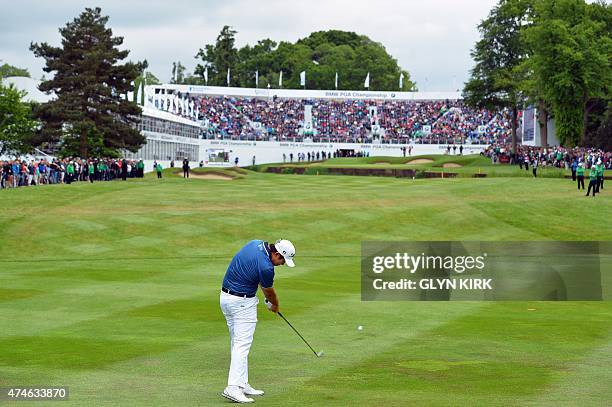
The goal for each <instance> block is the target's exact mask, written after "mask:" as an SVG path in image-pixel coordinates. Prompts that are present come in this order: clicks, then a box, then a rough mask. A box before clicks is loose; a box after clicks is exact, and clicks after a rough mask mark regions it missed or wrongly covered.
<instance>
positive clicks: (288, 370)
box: [0, 173, 612, 406]
mask: <svg viewBox="0 0 612 407" xmlns="http://www.w3.org/2000/svg"><path fill="white" fill-rule="evenodd" d="M610 196H611V195H610V193H609V192H607V190H606V191H604V192H603V193H602V194H600V195H598V196H597V197H596V198H590V197H589V198H586V197H584V196H583V194H582V193H578V192H577V191H576V190H575V185H574V184H573V183H572V182H571V181H567V180H563V179H529V178H486V179H467V178H464V179H450V180H411V179H392V178H374V177H348V176H299V175H274V174H264V173H248V174H247V175H245V176H244V178H241V179H236V180H232V181H206V180H197V179H191V180H183V179H181V178H177V177H167V178H164V179H162V180H161V181H157V180H156V179H155V178H152V177H146V178H145V179H144V180H130V181H128V182H111V183H94V184H93V185H92V184H86V183H80V184H74V185H70V186H68V185H61V186H45V187H40V188H22V189H18V190H9V191H0V205H1V206H2V208H3V209H2V211H0V230H2V231H3V237H4V239H3V245H0V386H8V385H25V384H32V385H40V384H51V383H52V384H56V385H67V386H70V400H69V401H67V402H64V403H65V405H67V406H69V405H74V406H83V405H108V406H117V405H122V406H152V405H160V406H167V405H181V406H190V405H193V406H201V405H220V406H223V405H227V403H226V402H225V400H224V399H222V398H221V397H220V396H219V395H218V393H219V392H221V391H222V389H223V387H224V385H225V382H226V377H227V368H228V363H229V336H228V334H227V327H226V325H225V321H224V319H223V316H222V314H221V311H220V309H219V304H218V302H219V298H218V295H219V289H220V285H221V281H222V277H223V274H224V272H225V269H226V267H227V264H228V263H229V260H230V259H231V257H232V256H233V254H234V253H235V252H236V251H237V250H238V249H240V247H241V246H242V245H243V244H244V243H246V241H248V240H250V239H254V238H263V239H268V240H274V239H276V238H279V237H284V238H288V239H291V240H292V241H293V242H294V243H295V246H296V249H297V255H296V259H295V261H296V265H297V267H296V268H295V269H287V268H284V267H282V268H279V269H277V277H276V280H275V286H276V287H277V290H278V293H279V296H280V301H281V308H282V310H283V312H284V314H285V315H286V316H287V318H288V319H289V321H291V323H292V324H294V325H295V326H296V328H298V330H299V331H300V332H301V333H302V334H303V335H304V336H305V337H306V338H307V340H308V341H309V342H311V343H312V345H313V346H314V348H315V349H316V350H317V351H318V350H323V351H324V352H325V356H324V357H322V358H319V359H317V358H315V357H314V356H313V355H312V353H311V352H310V350H309V349H308V348H307V347H306V346H305V345H304V343H303V342H301V340H300V339H299V338H298V337H297V335H295V333H293V331H291V329H290V328H289V327H288V326H287V325H286V324H285V323H284V322H283V321H282V320H281V319H280V318H278V317H277V316H275V315H273V314H271V313H268V312H265V310H264V309H263V307H260V311H259V319H260V322H259V324H258V327H257V331H256V334H255V343H254V346H253V348H252V351H251V357H250V360H249V363H250V377H251V382H252V384H253V385H254V386H255V387H262V388H264V390H266V395H265V396H264V397H262V398H258V399H257V405H262V406H286V405H338V406H341V405H342V406H344V405H366V406H380V405H398V406H400V405H401V406H404V405H440V406H443V405H444V406H446V405H482V406H491V405H503V406H506V405H525V404H532V405H539V404H546V403H548V405H563V404H565V405H576V404H577V403H578V402H579V403H578V404H580V405H589V403H590V405H597V403H598V402H602V403H601V404H600V405H606V404H610V403H612V395H611V394H610V392H609V390H608V387H607V386H603V385H602V384H601V383H597V382H594V380H593V379H594V378H597V377H600V378H601V379H602V382H603V380H604V379H606V378H608V377H609V374H608V373H607V371H605V369H606V366H607V364H606V363H604V361H609V356H607V355H608V354H609V349H610V343H611V339H612V337H611V332H610V321H612V304H610V303H608V302H592V303H581V302H571V303H570V302H568V303H549V302H547V303H533V302H531V303H526V302H512V303H477V302H453V303H421V302H393V303H391V302H361V301H360V292H359V290H360V261H361V258H360V245H361V241H362V240H495V241H498V240H501V241H504V240H612V239H611V238H612V209H611V208H612V205H611V204H612V199H611V198H610ZM604 269H605V267H604ZM528 308H535V309H536V311H527V309H528ZM358 325H363V326H364V329H363V331H358V330H357V329H356V328H357V326H358ZM608 364H609V363H608ZM573 383H576V386H572V384H573ZM24 405H27V403H26V404H24Z"/></svg>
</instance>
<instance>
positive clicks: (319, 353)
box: [317, 351, 325, 358]
mask: <svg viewBox="0 0 612 407" xmlns="http://www.w3.org/2000/svg"><path fill="white" fill-rule="evenodd" d="M323 355H325V353H324V352H323V351H319V352H317V357H318V358H320V357H321V356H323Z"/></svg>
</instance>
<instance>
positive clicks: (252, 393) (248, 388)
mask: <svg viewBox="0 0 612 407" xmlns="http://www.w3.org/2000/svg"><path fill="white" fill-rule="evenodd" d="M242 392H243V393H244V394H245V395H246V396H263V394H264V391H263V390H255V389H254V388H252V387H251V385H250V384H248V383H247V384H246V385H245V386H244V387H242Z"/></svg>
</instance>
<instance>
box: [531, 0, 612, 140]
mask: <svg viewBox="0 0 612 407" xmlns="http://www.w3.org/2000/svg"><path fill="white" fill-rule="evenodd" d="M611 30H612V8H611V6H610V5H606V4H604V3H595V4H592V5H589V4H586V3H585V2H584V0H539V1H538V2H537V3H536V6H535V12H534V21H533V25H531V26H530V27H528V28H527V29H526V30H525V31H526V34H525V37H526V39H527V42H528V43H529V45H530V48H531V49H532V50H533V52H532V54H531V55H530V60H529V65H530V68H531V69H532V70H533V72H534V73H535V74H536V75H537V76H538V78H540V86H541V87H542V93H543V95H544V97H545V99H546V101H547V102H548V103H549V104H550V105H551V107H552V113H553V116H554V118H555V125H556V130H557V136H558V137H559V141H560V142H561V143H562V144H563V145H568V146H572V145H576V144H578V143H580V141H581V140H584V137H585V135H586V130H587V126H588V123H589V115H590V114H591V113H592V112H593V111H594V109H596V108H597V106H601V103H602V99H605V100H610V86H611V83H612V65H611V58H610V56H611V55H612V37H611V35H610V33H611ZM605 104H606V103H604V105H603V106H604V107H605ZM602 110H603V109H602Z"/></svg>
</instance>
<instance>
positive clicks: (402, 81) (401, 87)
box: [399, 72, 404, 90]
mask: <svg viewBox="0 0 612 407" xmlns="http://www.w3.org/2000/svg"><path fill="white" fill-rule="evenodd" d="M399 85H400V87H399V88H400V90H402V89H404V73H403V72H402V73H401V74H400V84H399Z"/></svg>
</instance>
